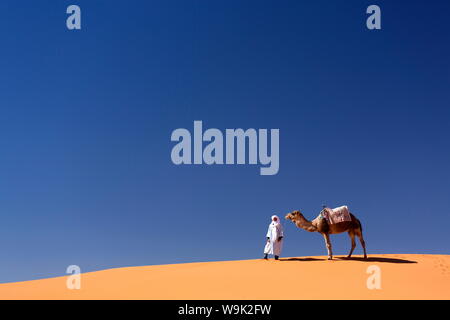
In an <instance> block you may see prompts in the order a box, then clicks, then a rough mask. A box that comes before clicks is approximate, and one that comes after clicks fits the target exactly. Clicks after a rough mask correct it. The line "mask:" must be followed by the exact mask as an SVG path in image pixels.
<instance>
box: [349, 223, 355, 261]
mask: <svg viewBox="0 0 450 320" xmlns="http://www.w3.org/2000/svg"><path fill="white" fill-rule="evenodd" d="M348 235H349V237H350V239H351V240H352V248H351V249H350V253H349V254H348V256H347V258H350V257H351V256H352V253H353V250H355V247H356V242H355V233H354V232H353V230H350V231H349V232H348Z"/></svg>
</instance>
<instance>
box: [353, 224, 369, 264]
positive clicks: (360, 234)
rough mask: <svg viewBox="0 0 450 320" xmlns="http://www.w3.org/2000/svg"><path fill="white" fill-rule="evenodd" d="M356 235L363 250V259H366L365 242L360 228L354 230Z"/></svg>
mask: <svg viewBox="0 0 450 320" xmlns="http://www.w3.org/2000/svg"><path fill="white" fill-rule="evenodd" d="M356 235H357V236H358V238H359V242H361V246H362V247H363V250H364V259H367V253H366V242H365V241H364V238H363V235H362V231H361V229H358V230H356Z"/></svg>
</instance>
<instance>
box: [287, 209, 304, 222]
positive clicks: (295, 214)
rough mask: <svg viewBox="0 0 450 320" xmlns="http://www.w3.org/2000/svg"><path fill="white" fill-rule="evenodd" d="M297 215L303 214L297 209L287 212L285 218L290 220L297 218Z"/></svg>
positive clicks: (301, 215)
mask: <svg viewBox="0 0 450 320" xmlns="http://www.w3.org/2000/svg"><path fill="white" fill-rule="evenodd" d="M299 217H303V214H302V213H301V212H300V211H298V210H295V211H292V212H289V213H288V214H287V215H286V216H285V218H286V220H291V221H294V220H297V218H299Z"/></svg>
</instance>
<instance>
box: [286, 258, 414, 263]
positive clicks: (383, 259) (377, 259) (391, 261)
mask: <svg viewBox="0 0 450 320" xmlns="http://www.w3.org/2000/svg"><path fill="white" fill-rule="evenodd" d="M326 260H327V259H326V258H325V259H318V258H308V257H305V258H281V259H280V261H304V262H307V261H326ZM333 261H361V262H381V263H417V261H412V260H405V259H397V258H385V257H368V258H367V259H364V258H362V257H361V258H360V257H352V258H350V259H348V258H347V257H334V259H333Z"/></svg>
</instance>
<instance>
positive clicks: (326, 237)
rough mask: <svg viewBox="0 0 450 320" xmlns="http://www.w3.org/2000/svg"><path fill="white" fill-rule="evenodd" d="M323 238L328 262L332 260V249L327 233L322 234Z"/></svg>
mask: <svg viewBox="0 0 450 320" xmlns="http://www.w3.org/2000/svg"><path fill="white" fill-rule="evenodd" d="M323 238H324V239H325V245H326V246H327V251H328V260H332V259H333V248H332V247H331V241H330V236H329V235H328V234H327V233H324V234H323Z"/></svg>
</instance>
